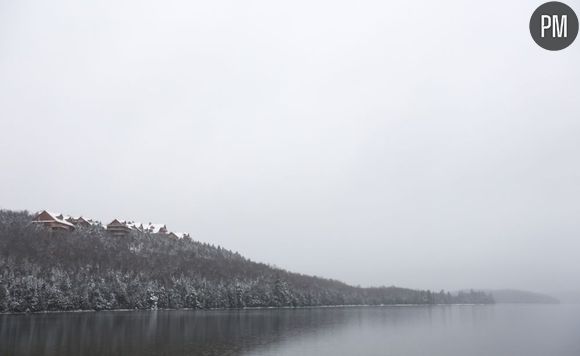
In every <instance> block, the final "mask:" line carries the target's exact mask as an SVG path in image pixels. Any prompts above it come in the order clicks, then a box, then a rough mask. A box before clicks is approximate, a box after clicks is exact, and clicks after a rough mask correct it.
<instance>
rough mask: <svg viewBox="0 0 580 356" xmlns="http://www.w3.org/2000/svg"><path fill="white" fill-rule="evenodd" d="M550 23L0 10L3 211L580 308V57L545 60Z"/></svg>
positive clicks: (515, 13) (388, 280)
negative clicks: (148, 226)
mask: <svg viewBox="0 0 580 356" xmlns="http://www.w3.org/2000/svg"><path fill="white" fill-rule="evenodd" d="M567 3H568V5H570V6H571V7H572V8H576V9H580V2H578V1H568V2H567ZM538 5H539V3H537V4H536V3H534V2H527V1H519V2H512V3H511V4H507V3H506V2H500V1H487V2H480V3H473V2H467V1H465V2H459V1H443V2H437V3H435V2H432V1H415V2H412V3H405V2H394V1H389V2H385V1H367V0H363V1H351V2H346V1H316V0H315V1H292V2H273V1H266V0H259V1H223V0H216V1H204V2H202V1H177V0H169V1H150V0H146V1H137V0H115V1H83V2H75V1H65V0H55V1H51V2H45V1H26V0H19V1H9V0H0V133H1V136H0V137H1V138H0V167H1V168H0V208H4V209H15V210H21V209H27V210H29V211H37V210H42V209H47V210H53V211H61V212H64V213H68V214H71V215H81V214H82V215H84V216H87V217H93V218H97V219H99V220H101V221H103V222H105V223H106V222H108V221H109V220H111V219H112V218H114V217H119V218H126V219H134V220H137V221H143V222H149V221H151V222H163V223H166V224H167V225H168V227H169V229H170V230H175V231H188V232H190V233H191V234H192V236H193V237H194V238H195V239H197V240H201V241H206V242H209V243H213V244H216V245H222V246H224V247H226V248H228V249H232V250H236V251H239V252H240V253H242V254H243V255H244V256H247V257H249V258H251V259H253V260H256V261H261V262H267V263H270V264H273V265H276V266H280V267H283V268H285V269H289V270H292V271H296V272H301V273H307V274H314V275H320V276H325V277H331V278H335V279H339V280H342V281H345V282H348V283H351V284H355V285H358V284H360V285H363V286H367V285H393V284H394V285H399V286H406V287H413V288H433V289H437V290H438V289H441V288H445V289H452V290H453V289H461V288H472V287H473V288H506V287H510V288H522V289H530V290H534V291H548V292H550V291H563V290H568V289H577V286H578V276H579V275H580V259H579V258H578V251H580V242H579V239H578V236H579V233H580V219H579V218H578V217H579V216H580V165H579V164H578V163H579V159H578V157H579V155H580V140H579V137H580V120H579V119H580V103H579V101H578V93H580V66H579V63H580V54H579V50H578V49H579V47H578V46H579V44H578V43H574V44H573V45H572V46H570V47H569V48H567V49H565V50H563V51H560V52H549V51H546V50H543V49H541V48H540V47H538V46H537V45H536V44H535V43H534V42H533V40H532V38H531V36H530V35H529V31H528V21H529V18H530V16H531V14H532V12H533V11H534V9H535V7H536V6H538Z"/></svg>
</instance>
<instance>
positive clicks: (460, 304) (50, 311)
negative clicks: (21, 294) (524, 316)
mask: <svg viewBox="0 0 580 356" xmlns="http://www.w3.org/2000/svg"><path fill="white" fill-rule="evenodd" d="M496 304H497V303H453V304H442V303H440V304H343V305H313V306H299V307H290V306H287V307H245V308H207V309H194V308H180V309H170V308H158V309H106V310H94V309H77V310H42V311H34V312H32V311H31V312H2V313H0V315H37V314H59V313H102V312H156V311H197V312H212V311H245V310H275V309H279V310H288V309H339V308H389V307H391V308H401V307H435V306H488V305H496Z"/></svg>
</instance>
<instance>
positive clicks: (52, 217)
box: [32, 210, 75, 231]
mask: <svg viewBox="0 0 580 356" xmlns="http://www.w3.org/2000/svg"><path fill="white" fill-rule="evenodd" d="M32 222H33V223H34V224H40V225H43V226H45V227H47V228H49V229H50V230H52V231H73V230H74V229H75V225H74V224H73V223H71V222H69V221H67V220H66V219H65V218H64V216H63V215H62V214H54V213H50V212H48V211H46V210H43V211H42V212H41V213H39V214H38V215H37V216H36V217H35V218H34V219H33V220H32Z"/></svg>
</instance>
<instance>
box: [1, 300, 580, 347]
mask: <svg viewBox="0 0 580 356" xmlns="http://www.w3.org/2000/svg"><path fill="white" fill-rule="evenodd" d="M578 335H580V308H578V307H566V306H463V307H461V306H455V307H449V306H447V307H444V306H441V307H438V306H435V307H384V308H322V309H296V310H292V309H281V310H276V309H272V310H240V311H151V312H99V313H57V314H36V315H1V316H0V355H14V356H19V355H58V356H69V355H71V356H72V355H75V356H76V355H123V356H133V355H135V356H137V355H139V356H141V355H188V356H189V355H253V356H258V355H259V356H263V355H316V356H324V355H333V356H334V355H353V354H358V355H406V356H407V355H491V354H493V355H510V356H514V355H515V356H519V355H522V356H523V355H526V356H529V355H547V354H550V355H565V356H567V355H570V356H572V355H575V356H577V355H580V342H579V341H578V340H577V339H578Z"/></svg>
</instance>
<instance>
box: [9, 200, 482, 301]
mask: <svg viewBox="0 0 580 356" xmlns="http://www.w3.org/2000/svg"><path fill="white" fill-rule="evenodd" d="M32 218H33V216H31V215H30V214H29V213H27V212H13V211H7V210H0V312H35V311H52V310H54V311H56V310H109V309H156V308H243V307H282V306H320V305H345V304H357V305H362V304H370V305H378V304H435V303H493V299H492V298H491V296H489V295H487V294H485V293H482V292H475V291H472V292H462V293H460V294H458V295H451V294H450V293H446V292H444V291H440V292H431V291H425V290H411V289H404V288H398V287H378V288H360V287H353V286H349V285H347V284H345V283H342V282H339V281H335V280H330V279H324V278H318V277H311V276H306V275H301V274H296V273H291V272H288V271H285V270H282V269H279V268H274V267H271V266H268V265H266V264H263V263H256V262H253V261H250V260H248V259H246V258H244V257H242V256H240V255H239V254H238V253H235V252H231V251H228V250H226V249H223V248H221V247H216V246H213V245H210V244H205V243H200V242H196V241H192V240H189V239H180V240H178V239H170V238H167V237H166V236H159V235H155V234H147V233H141V232H132V233H131V234H129V235H128V236H124V237H119V236H112V235H110V234H108V233H107V232H106V231H105V229H104V228H103V227H102V226H92V227H89V228H85V229H77V230H76V231H74V232H51V231H48V230H47V229H45V228H44V227H42V226H38V225H35V224H31V223H30V221H31V220H32Z"/></svg>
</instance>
